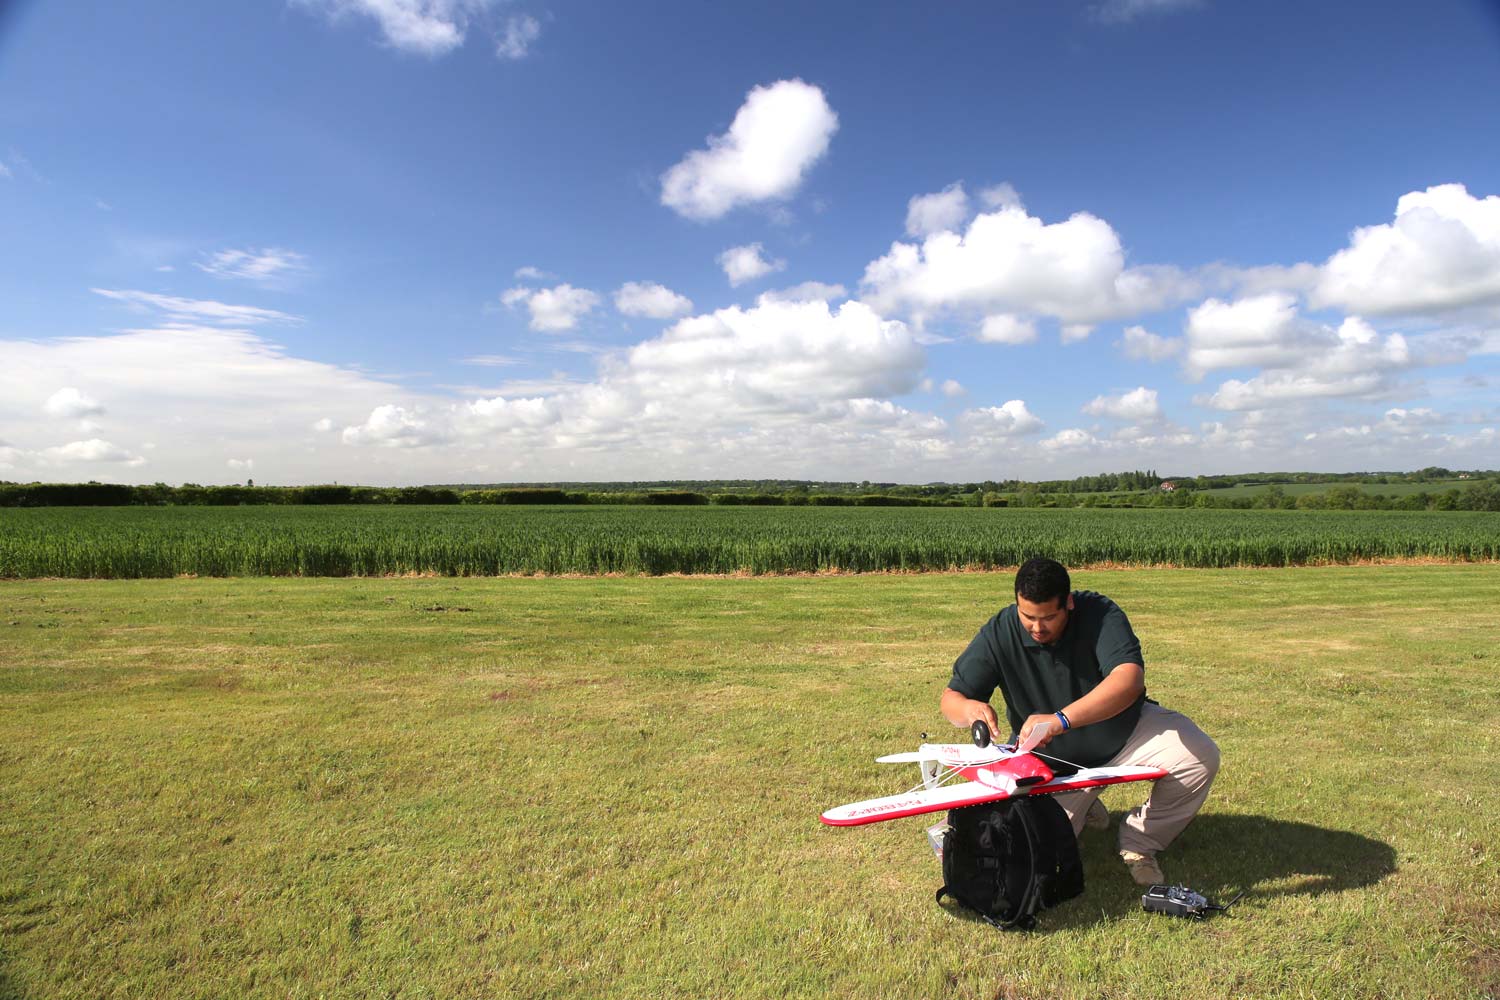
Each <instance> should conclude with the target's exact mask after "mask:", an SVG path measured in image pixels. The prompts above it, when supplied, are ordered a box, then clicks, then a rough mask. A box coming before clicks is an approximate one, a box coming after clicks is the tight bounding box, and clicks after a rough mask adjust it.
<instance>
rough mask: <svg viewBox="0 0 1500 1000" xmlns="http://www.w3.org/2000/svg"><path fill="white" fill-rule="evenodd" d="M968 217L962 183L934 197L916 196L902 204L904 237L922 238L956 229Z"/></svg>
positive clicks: (967, 205) (946, 188)
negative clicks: (903, 209)
mask: <svg viewBox="0 0 1500 1000" xmlns="http://www.w3.org/2000/svg"><path fill="white" fill-rule="evenodd" d="M968 217H969V196H968V195H967V194H965V193H964V186H963V184H962V183H953V184H950V185H948V186H947V187H945V188H943V190H941V191H938V192H937V193H935V194H919V195H917V196H916V197H914V198H912V199H911V201H909V202H907V203H906V235H908V236H915V237H917V238H919V239H920V238H922V237H924V236H931V235H932V234H933V233H941V232H944V231H947V230H952V229H957V228H959V227H960V226H962V225H963V223H964V220H965V219H966V218H968Z"/></svg>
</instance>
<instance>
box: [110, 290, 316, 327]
mask: <svg viewBox="0 0 1500 1000" xmlns="http://www.w3.org/2000/svg"><path fill="white" fill-rule="evenodd" d="M92 291H93V292H94V293H95V294H96V295H103V296H104V297H105V298H108V299H114V300H115V301H116V302H123V303H125V304H126V305H128V306H131V307H133V308H135V309H138V310H141V311H149V310H156V311H159V312H161V313H162V314H164V315H165V316H166V318H167V319H168V320H170V321H173V322H178V323H213V324H215V325H216V326H258V325H259V324H262V323H300V322H302V320H301V318H300V317H297V316H292V315H289V314H287V313H284V312H277V311H276V310H275V309H260V308H257V307H256V306H235V305H227V304H226V303H223V302H214V301H212V300H211V299H183V298H178V297H176V296H173V295H157V294H155V293H153V292H139V291H128V290H127V291H119V290H114V289H108V288H95V289H92Z"/></svg>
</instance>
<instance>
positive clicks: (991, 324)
mask: <svg viewBox="0 0 1500 1000" xmlns="http://www.w3.org/2000/svg"><path fill="white" fill-rule="evenodd" d="M978 338H979V339H980V340H982V341H984V342H985V343H986V344H1030V343H1032V342H1033V341H1035V340H1036V325H1035V324H1034V323H1032V322H1031V320H1028V319H1021V318H1020V317H1019V316H1011V315H1009V314H1007V313H998V314H996V315H994V316H986V317H985V318H984V323H983V324H982V325H981V326H980V327H979V334H978Z"/></svg>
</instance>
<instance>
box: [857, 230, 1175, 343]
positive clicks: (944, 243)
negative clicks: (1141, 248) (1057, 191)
mask: <svg viewBox="0 0 1500 1000" xmlns="http://www.w3.org/2000/svg"><path fill="white" fill-rule="evenodd" d="M862 286H863V289H864V297H865V298H866V300H867V301H869V302H870V303H871V304H872V305H874V306H875V307H876V308H877V309H881V310H882V311H885V312H893V311H896V310H898V309H903V308H904V309H910V310H912V311H914V312H916V313H918V314H921V313H925V312H931V311H943V310H960V311H974V312H981V313H987V314H991V315H995V314H1001V313H1007V314H1014V315H1020V316H1027V315H1034V316H1052V317H1056V318H1057V319H1058V320H1060V321H1062V322H1063V323H1064V324H1067V325H1074V326H1080V327H1081V326H1084V325H1088V324H1092V323H1096V322H1100V321H1103V320H1107V319H1115V318H1120V317H1123V316H1128V315H1132V314H1134V313H1139V312H1143V311H1150V310H1154V309H1159V308H1162V307H1164V306H1166V305H1167V304H1169V303H1172V302H1175V301H1179V300H1180V299H1181V298H1182V297H1184V296H1185V295H1187V294H1189V293H1190V292H1191V291H1192V290H1194V289H1195V288H1196V283H1195V282H1194V281H1193V280H1191V279H1190V277H1189V276H1187V275H1185V274H1184V273H1183V272H1181V271H1180V270H1178V269H1177V268H1172V267H1137V268H1128V269H1127V268H1126V266H1125V252H1124V249H1123V248H1122V246H1121V244H1120V240H1119V237H1118V236H1117V235H1116V234H1115V231H1114V230H1113V229H1112V228H1110V226H1109V224H1108V223H1107V222H1105V221H1104V220H1102V219H1099V218H1097V217H1095V216H1093V215H1090V214H1088V213H1087V212H1079V213H1077V214H1075V215H1073V216H1072V217H1070V218H1069V219H1067V220H1066V221H1063V222H1057V223H1051V224H1047V223H1044V222H1043V221H1042V220H1041V219H1038V218H1035V217H1033V216H1030V215H1028V214H1027V213H1026V211H1025V209H1024V208H1021V207H1019V206H1010V207H1003V208H999V209H997V210H996V211H993V212H988V213H981V214H980V215H978V216H976V217H975V218H974V220H973V221H972V222H970V223H969V227H968V229H967V231H966V232H964V233H962V234H960V233H956V232H951V231H943V232H939V233H934V234H933V235H931V236H929V237H927V239H926V240H924V241H923V242H922V243H921V244H920V245H918V244H915V243H900V242H897V243H894V244H892V245H891V249H890V251H889V252H888V253H887V254H886V255H885V256H883V257H881V258H880V259H878V260H876V261H874V262H872V263H871V264H870V265H869V266H867V267H866V268H865V274H864V279H863V282H862Z"/></svg>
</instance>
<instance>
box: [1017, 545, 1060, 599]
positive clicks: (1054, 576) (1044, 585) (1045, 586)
mask: <svg viewBox="0 0 1500 1000" xmlns="http://www.w3.org/2000/svg"><path fill="white" fill-rule="evenodd" d="M1072 592H1073V582H1072V581H1071V580H1069V579H1068V571H1067V569H1066V568H1065V567H1064V566H1063V564H1062V563H1060V562H1058V561H1057V560H1056V559H1048V558H1046V557H1045V556H1037V557H1036V558H1035V559H1028V560H1026V561H1025V562H1024V563H1022V564H1021V568H1020V569H1018V570H1016V596H1017V597H1024V598H1026V599H1027V600H1028V601H1031V602H1033V603H1035V604H1045V603H1047V602H1048V601H1051V600H1053V599H1055V598H1062V599H1063V600H1064V601H1066V600H1067V598H1068V595H1069V594H1071V593H1072Z"/></svg>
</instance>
